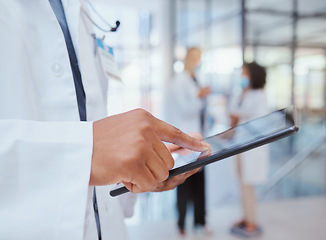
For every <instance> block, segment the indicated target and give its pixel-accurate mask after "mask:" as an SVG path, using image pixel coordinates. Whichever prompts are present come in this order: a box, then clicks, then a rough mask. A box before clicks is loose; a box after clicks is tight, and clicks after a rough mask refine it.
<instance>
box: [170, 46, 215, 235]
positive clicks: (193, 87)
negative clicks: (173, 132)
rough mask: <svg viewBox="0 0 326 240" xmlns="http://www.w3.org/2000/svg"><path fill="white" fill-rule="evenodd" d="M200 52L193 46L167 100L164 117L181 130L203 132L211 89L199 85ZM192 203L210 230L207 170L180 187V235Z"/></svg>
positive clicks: (198, 224)
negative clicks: (206, 208) (206, 216)
mask: <svg viewBox="0 0 326 240" xmlns="http://www.w3.org/2000/svg"><path fill="white" fill-rule="evenodd" d="M201 54H202V52H201V50H200V49H199V48H196V47H193V48H190V49H189V50H188V51H187V54H186V57H185V60H184V71H183V72H182V73H178V74H176V75H175V76H173V78H172V80H171V82H170V85H169V86H168V89H167V95H166V99H165V120H166V121H167V122H168V123H170V124H172V125H174V126H176V127H178V128H180V129H181V130H182V131H185V132H200V133H202V134H203V131H204V122H205V111H206V97H207V96H208V95H209V94H210V93H211V89H210V88H209V87H202V86H200V83H199V82H198V80H197V77H196V70H197V69H198V67H199V66H200V62H201ZM176 161H178V160H177V159H176ZM190 203H193V205H194V224H195V226H196V227H199V229H201V230H202V231H203V233H211V231H210V230H209V229H208V228H207V226H206V220H205V176H204V169H202V170H201V171H200V172H198V173H196V174H194V175H193V176H191V177H190V178H188V179H187V180H186V181H185V182H184V183H183V184H181V185H179V186H178V187H177V208H178V214H179V219H178V227H179V232H180V234H181V235H185V217H186V211H187V206H188V205H189V204H190Z"/></svg>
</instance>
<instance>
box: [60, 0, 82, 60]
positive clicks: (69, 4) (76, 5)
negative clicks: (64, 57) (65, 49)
mask: <svg viewBox="0 0 326 240" xmlns="http://www.w3.org/2000/svg"><path fill="white" fill-rule="evenodd" d="M62 5H63V8H64V11H65V15H66V20H67V24H68V27H69V31H70V36H71V39H72V42H73V44H74V47H75V52H76V54H77V58H78V59H79V51H78V49H79V45H78V42H79V34H78V29H79V24H80V21H81V18H80V14H81V3H80V1H79V0H62Z"/></svg>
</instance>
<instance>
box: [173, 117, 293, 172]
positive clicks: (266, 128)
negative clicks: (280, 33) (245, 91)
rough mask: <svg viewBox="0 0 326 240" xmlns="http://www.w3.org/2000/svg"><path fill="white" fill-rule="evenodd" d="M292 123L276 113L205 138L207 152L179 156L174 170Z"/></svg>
mask: <svg viewBox="0 0 326 240" xmlns="http://www.w3.org/2000/svg"><path fill="white" fill-rule="evenodd" d="M292 125H293V123H290V122H288V121H287V120H286V116H285V112H283V111H277V112H273V113H271V114H269V115H266V116H264V117H261V118H258V119H255V120H253V121H250V122H247V123H244V124H242V125H239V126H237V127H235V128H232V129H229V130H227V131H225V132H222V133H220V134H217V135H214V136H212V137H209V138H206V139H205V141H206V142H208V143H209V144H210V145H211V148H210V149H209V150H206V151H204V152H202V153H199V152H194V153H192V154H190V155H186V156H183V155H179V156H178V157H177V158H176V159H175V166H174V168H177V167H180V166H183V165H185V164H188V163H190V162H193V161H196V160H197V159H202V158H204V157H207V156H210V155H214V154H217V153H221V152H223V151H226V150H230V149H233V148H236V147H239V146H243V145H247V144H249V143H251V142H253V141H255V140H258V139H261V138H264V137H267V136H269V135H271V134H274V133H277V132H279V131H282V130H284V129H287V128H289V127H291V126H292Z"/></svg>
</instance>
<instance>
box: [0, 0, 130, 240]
mask: <svg viewBox="0 0 326 240" xmlns="http://www.w3.org/2000/svg"><path fill="white" fill-rule="evenodd" d="M62 2H63V6H64V10H65V13H66V17H67V22H68V25H69V28H70V32H71V37H72V40H73V43H74V46H75V49H76V53H77V56H78V59H79V64H80V70H81V75H82V81H83V85H84V88H85V93H86V109H87V118H88V121H89V122H79V114H78V107H77V100H76V93H75V87H74V81H73V76H72V72H71V67H70V63H69V56H68V52H67V49H66V44H65V40H64V36H63V33H62V31H61V28H60V26H59V24H58V21H57V19H56V17H55V15H54V13H53V11H52V9H51V6H50V4H49V2H48V1H47V0H29V1H26V0H10V1H8V0H0V41H1V42H0V53H1V56H0V133H1V137H0V239H6V240H7V239H15V240H16V239H60V240H62V239H70V240H71V239H97V230H96V225H95V220H94V211H93V207H92V193H93V188H92V187H89V186H88V182H89V176H90V167H91V159H92V139H93V137H92V121H94V120H97V119H100V118H103V117H105V116H106V115H107V113H106V101H107V81H106V79H105V77H104V74H103V72H101V69H100V68H99V64H98V58H97V56H95V55H94V41H93V38H92V37H91V35H90V30H89V29H92V25H90V23H89V22H88V21H87V20H86V21H81V17H82V14H81V11H80V2H79V1H78V0H62ZM87 25H88V26H87ZM109 188H110V187H109V186H104V187H97V201H98V207H99V213H100V220H101V227H102V239H114V240H116V239H119V240H120V239H126V238H127V233H126V229H125V225H124V222H123V221H124V220H123V215H122V210H121V207H120V203H119V201H118V199H117V198H116V199H113V198H110V197H109V196H108V189H109Z"/></svg>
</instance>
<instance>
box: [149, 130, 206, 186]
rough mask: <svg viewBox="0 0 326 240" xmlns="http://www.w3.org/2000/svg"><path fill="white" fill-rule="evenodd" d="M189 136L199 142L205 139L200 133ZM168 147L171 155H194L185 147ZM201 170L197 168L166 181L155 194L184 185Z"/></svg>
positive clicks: (173, 145) (174, 145)
mask: <svg viewBox="0 0 326 240" xmlns="http://www.w3.org/2000/svg"><path fill="white" fill-rule="evenodd" d="M189 136H191V137H193V138H196V139H198V140H202V139H203V137H202V135H201V134H200V133H198V132H193V133H189ZM166 147H167V148H168V149H169V151H170V152H171V153H178V154H179V155H188V154H191V153H193V151H191V150H189V149H186V148H183V147H180V146H178V145H176V144H168V145H166ZM199 170H200V168H197V169H194V170H192V171H189V172H186V173H183V174H180V175H177V176H174V177H172V178H169V179H167V180H165V181H164V182H161V183H159V184H158V186H157V188H156V189H155V190H154V191H155V192H163V191H168V190H171V189H174V188H175V187H176V186H178V185H180V184H182V183H184V182H185V181H186V180H187V178H188V177H190V176H191V175H193V174H195V173H196V172H198V171H199Z"/></svg>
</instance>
